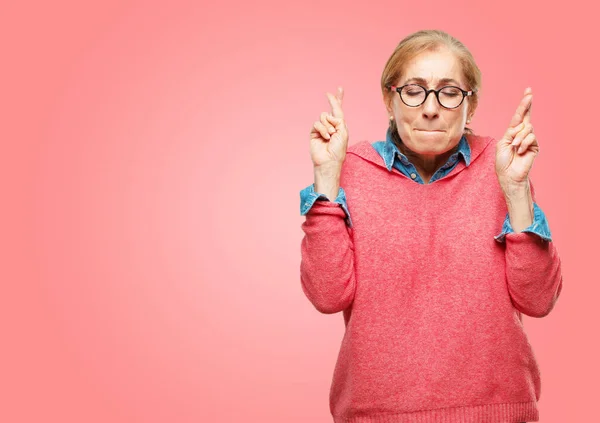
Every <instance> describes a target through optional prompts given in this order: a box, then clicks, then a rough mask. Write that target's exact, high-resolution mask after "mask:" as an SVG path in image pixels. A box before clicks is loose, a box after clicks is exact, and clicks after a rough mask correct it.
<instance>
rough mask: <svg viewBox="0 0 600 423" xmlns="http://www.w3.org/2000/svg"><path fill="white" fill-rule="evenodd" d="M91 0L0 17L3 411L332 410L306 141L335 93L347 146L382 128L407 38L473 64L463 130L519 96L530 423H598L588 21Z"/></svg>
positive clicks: (303, 415)
mask: <svg viewBox="0 0 600 423" xmlns="http://www.w3.org/2000/svg"><path fill="white" fill-rule="evenodd" d="M7 3H8V2H7ZM89 3H90V2H80V1H77V2H76V1H70V2H67V1H60V2H45V3H42V2H39V3H38V4H33V2H10V4H5V5H3V6H2V9H3V10H2V12H1V13H0V16H1V17H0V20H1V22H0V23H1V25H0V43H1V44H0V46H1V48H0V51H1V52H2V56H1V57H2V66H1V69H0V73H1V78H0V80H1V82H0V84H1V86H0V87H1V91H0V98H1V102H0V105H1V106H0V107H1V108H2V110H0V111H1V114H0V116H1V118H0V119H1V122H2V124H1V125H0V126H1V128H2V129H1V130H2V136H1V140H2V155H1V157H2V166H1V168H0V172H2V175H1V176H2V178H1V181H2V182H1V183H2V193H3V207H2V211H1V213H2V241H3V242H2V251H1V254H0V260H1V262H0V268H1V269H2V274H1V281H2V294H1V298H2V304H1V307H0V313H1V315H0V317H1V319H0V321H1V325H2V326H1V332H0V333H1V334H2V346H1V349H0V357H1V360H0V363H1V364H0V366H1V367H0V421H4V422H62V423H67V422H240V421H245V422H329V421H331V419H330V415H329V404H328V394H329V386H330V381H331V377H332V372H333V366H334V364H335V359H336V355H337V352H338V348H339V344H340V341H341V337H342V334H343V318H342V316H341V314H335V315H323V314H320V313H319V312H317V311H316V309H314V308H313V307H312V305H311V304H310V303H309V301H308V300H307V299H306V298H305V297H304V295H303V293H302V290H301V286H300V279H299V265H300V241H301V239H302V235H303V233H302V232H301V229H300V225H301V223H302V221H303V220H304V218H303V217H301V216H300V212H299V191H300V189H302V188H304V187H305V186H307V185H309V184H310V183H312V165H311V161H310V156H309V152H308V151H309V150H308V139H309V138H308V133H309V130H310V126H311V125H312V123H313V121H314V120H315V119H317V118H318V115H319V113H320V112H321V111H324V110H328V103H327V100H326V97H325V92H326V91H330V92H334V90H335V87H336V86H337V85H342V86H344V88H345V91H346V97H345V102H344V108H345V112H346V118H347V122H348V126H349V129H350V137H351V138H350V143H351V144H354V143H356V142H358V141H360V140H363V139H368V140H371V141H375V140H380V139H383V137H384V136H385V128H386V125H387V120H386V113H385V109H384V107H383V103H382V101H381V93H380V91H379V78H380V76H381V71H382V70H383V66H384V64H385V61H386V60H387V58H388V57H389V55H390V54H391V53H392V51H393V49H394V47H395V46H396V45H397V43H398V42H399V41H400V40H401V39H402V38H403V37H404V36H406V35H408V34H409V33H411V32H413V31H416V30H418V29H422V28H439V29H443V30H445V31H448V32H449V33H451V34H453V35H455V36H456V37H457V38H459V39H460V40H462V41H463V42H464V43H465V44H466V45H467V47H469V48H470V49H471V51H472V53H473V54H474V56H475V59H476V60H477V62H478V64H479V67H480V68H481V70H482V72H483V89H482V91H481V101H480V105H479V109H478V111H477V114H476V115H475V118H474V121H473V127H474V129H475V131H476V132H477V133H479V134H484V135H493V136H495V137H499V136H501V135H502V133H503V132H504V130H505V129H506V126H507V125H508V123H509V121H510V117H511V116H512V114H513V112H514V110H515V108H516V106H517V105H518V103H519V100H520V99H521V95H522V93H523V90H524V89H525V87H527V86H531V87H532V89H533V93H534V98H533V109H532V123H533V124H534V127H535V131H536V133H537V136H538V140H539V143H540V149H541V153H540V154H539V156H538V157H537V159H536V162H535V164H534V168H533V170H532V173H531V176H532V179H533V181H534V184H535V186H536V191H537V197H538V198H537V199H538V203H539V204H540V206H541V207H542V208H543V210H544V211H545V212H546V216H547V217H548V220H549V223H550V227H551V230H552V233H553V236H554V242H555V243H556V245H557V248H558V249H559V253H560V256H561V258H562V261H563V274H564V289H563V292H562V294H561V298H560V299H559V301H558V303H557V305H556V308H555V309H554V310H553V311H552V313H551V314H550V315H549V316H547V317H546V318H543V319H533V318H529V317H525V327H526V330H527V333H528V336H529V338H530V341H531V343H532V345H533V348H534V351H535V353H536V357H537V359H538V361H539V364H540V367H541V372H542V395H541V399H540V410H541V420H540V421H542V422H547V423H550V422H575V421H577V422H592V421H597V420H596V419H597V416H598V412H597V410H596V407H597V403H598V398H597V393H598V390H597V386H598V377H599V376H600V371H599V366H598V361H597V360H598V357H599V356H600V348H599V347H598V320H599V319H598V298H599V295H600V288H599V285H598V282H599V279H600V278H599V277H598V271H597V268H595V267H594V264H596V265H597V264H598V258H597V256H596V255H595V254H594V252H595V251H597V248H596V246H597V243H598V240H599V239H600V233H599V230H598V223H597V216H598V212H599V206H598V188H597V184H596V183H595V180H596V178H597V174H598V171H597V170H596V166H597V163H598V155H599V153H600V148H599V147H598V130H597V128H596V126H597V124H598V122H599V120H598V117H597V110H598V104H599V103H598V98H599V97H598V90H597V88H596V87H598V81H597V79H596V76H597V75H598V74H599V69H598V62H597V54H596V53H597V39H598V30H597V28H598V22H597V13H596V12H594V11H593V10H591V9H590V8H589V7H587V6H585V5H584V3H583V2H578V1H569V2H567V3H564V4H560V5H558V6H557V7H556V10H552V6H550V5H549V4H548V3H547V2H541V1H538V2H533V3H532V2H521V1H512V0H511V1H506V2H503V4H502V5H501V6H500V5H496V6H494V7H491V6H484V5H483V4H484V2H474V1H458V0H456V1H452V2H447V1H431V2H426V3H424V2H416V1H415V2H392V1H388V2H384V1H370V2H367V3H362V2H358V3H357V4H356V5H354V6H350V5H348V2H347V1H339V2H338V1H330V2H321V1H302V2H301V4H300V3H299V4H295V5H294V4H291V3H289V4H288V2H277V1H253V2H241V1H240V2H235V3H234V2H216V3H214V4H213V3H212V2H211V3H210V4H209V3H206V4H202V3H198V2H179V1H169V2H148V1H146V2H141V1H140V2H132V1H129V2H125V1H110V2H109V1H104V2H98V1H97V2H95V3H96V4H94V5H89ZM17 4H18V5H17ZM84 4H86V5H84ZM590 4H591V2H590ZM591 37H593V38H591ZM560 84H563V85H560Z"/></svg>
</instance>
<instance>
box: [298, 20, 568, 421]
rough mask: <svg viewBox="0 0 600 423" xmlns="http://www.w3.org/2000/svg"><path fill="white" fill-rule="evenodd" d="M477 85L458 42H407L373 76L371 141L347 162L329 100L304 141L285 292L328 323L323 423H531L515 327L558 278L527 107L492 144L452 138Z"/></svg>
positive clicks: (338, 103) (548, 300)
mask: <svg viewBox="0 0 600 423" xmlns="http://www.w3.org/2000/svg"><path fill="white" fill-rule="evenodd" d="M480 83H481V74H480V71H479V69H478V67H477V65H476V64H475V61H474V59H473V57H472V55H471V54H470V52H469V51H468V50H467V49H466V48H465V46H464V45H463V44H462V43H461V42H459V41H458V40H456V39H455V38H453V37H452V36H450V35H448V34H446V33H444V32H442V31H420V32H417V33H414V34H411V35H410V36H408V37H406V38H405V39H404V40H402V41H401V42H400V44H399V45H398V46H397V47H396V49H395V50H394V52H393V54H392V55H391V57H390V58H389V60H388V62H387V64H386V66H385V69H384V71H383V75H382V78H381V90H382V93H383V100H384V103H385V107H386V109H387V112H388V116H389V129H388V130H387V136H386V139H385V141H377V142H373V143H370V142H367V141H362V142H359V143H357V144H354V145H352V146H350V147H348V129H347V126H346V123H345V121H344V113H343V111H342V97H343V90H342V89H341V88H339V89H338V92H337V94H336V95H332V94H329V93H328V94H327V96H328V99H329V103H330V105H331V113H326V112H323V113H322V114H321V116H320V119H319V120H318V121H317V122H315V123H314V126H313V128H312V130H311V133H310V153H311V158H312V161H313V164H314V178H315V180H314V184H313V185H311V186H309V187H307V188H305V189H303V190H302V191H301V193H300V197H301V214H302V215H304V216H305V219H306V220H305V221H304V222H303V223H302V230H303V232H304V238H303V239H302V245H301V254H302V260H301V265H300V271H301V285H302V290H303V291H304V294H305V295H306V296H307V298H308V299H309V300H310V302H311V303H312V304H313V305H314V307H315V308H316V309H317V310H318V311H320V312H322V313H336V312H339V311H343V316H344V323H345V333H344V337H343V339H342V341H341V349H340V352H339V355H338V358H337V363H336V366H335V370H334V373H333V381H332V384H331V390H330V411H331V414H332V416H333V420H334V421H335V422H336V423H341V422H345V423H350V422H351V423H359V422H360V423H371V422H373V423H374V422H378V423H383V422H386V423H391V422H420V423H426V422H462V423H468V422H473V423H481V422H523V421H528V422H529V421H538V419H539V411H538V407H537V401H538V400H539V398H540V372H539V368H538V365H537V363H536V359H535V356H534V353H533V350H532V347H531V345H530V343H529V342H528V339H527V336H526V334H525V332H524V329H523V323H522V314H526V315H528V316H532V317H543V316H546V315H547V314H548V313H549V312H550V311H551V310H552V308H553V307H554V305H555V303H556V301H557V298H558V296H559V295H560V292H561V288H562V276H561V263H560V259H559V256H558V254H557V250H556V247H555V245H554V243H553V242H552V239H551V234H550V230H549V228H548V222H547V220H546V218H545V216H544V213H543V212H542V210H541V209H540V207H539V206H538V205H537V203H536V202H535V192H534V189H533V185H532V184H531V180H530V179H529V177H528V174H529V172H530V170H531V167H532V164H533V161H534V158H535V157H536V155H537V154H538V152H539V146H538V142H537V139H536V136H535V134H534V132H533V127H532V125H531V103H532V92H531V89H529V88H528V89H526V90H525V92H524V95H523V98H522V100H521V102H520V104H519V105H518V107H517V109H516V112H515V114H514V116H513V117H512V120H511V121H510V125H509V127H508V129H507V131H506V133H505V134H504V135H503V136H502V137H501V138H500V139H499V140H498V141H496V140H495V139H493V138H491V137H487V136H479V135H475V134H473V132H472V130H470V129H469V128H467V127H466V126H465V125H466V124H468V123H469V122H470V121H471V119H472V118H473V116H474V114H475V110H476V108H477V102H478V90H479V89H480ZM331 200H333V201H331Z"/></svg>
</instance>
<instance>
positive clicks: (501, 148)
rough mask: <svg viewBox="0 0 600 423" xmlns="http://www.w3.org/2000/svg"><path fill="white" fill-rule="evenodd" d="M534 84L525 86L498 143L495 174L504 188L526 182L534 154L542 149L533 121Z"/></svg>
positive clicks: (525, 183)
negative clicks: (515, 109) (507, 126)
mask: <svg viewBox="0 0 600 423" xmlns="http://www.w3.org/2000/svg"><path fill="white" fill-rule="evenodd" d="M532 99H533V94H532V91H531V88H527V89H525V93H524V94H523V99H522V100H521V103H520V104H519V107H517V111H516V112H515V114H514V116H513V118H512V120H511V121H510V126H509V128H508V130H507V131H506V133H505V134H504V136H503V137H502V138H501V139H500V141H498V143H497V144H496V175H497V176H498V181H499V182H500V186H501V187H502V188H503V189H506V188H508V187H514V186H520V185H523V186H524V185H527V183H528V179H527V177H528V175H529V171H530V170H531V166H532V165H533V160H534V159H535V156H537V154H538V153H539V151H540V148H539V145H538V142H537V139H536V137H535V134H534V133H533V126H532V125H531V103H532Z"/></svg>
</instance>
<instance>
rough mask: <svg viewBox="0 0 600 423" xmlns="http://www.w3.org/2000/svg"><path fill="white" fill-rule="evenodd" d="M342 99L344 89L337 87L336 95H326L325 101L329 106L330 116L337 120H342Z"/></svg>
mask: <svg viewBox="0 0 600 423" xmlns="http://www.w3.org/2000/svg"><path fill="white" fill-rule="evenodd" d="M343 98H344V89H343V88H342V87H338V90H337V94H336V95H335V96H334V95H333V94H330V93H327V99H328V100H329V104H330V105H331V114H332V115H333V116H334V117H337V118H344V111H343V110H342V99H343Z"/></svg>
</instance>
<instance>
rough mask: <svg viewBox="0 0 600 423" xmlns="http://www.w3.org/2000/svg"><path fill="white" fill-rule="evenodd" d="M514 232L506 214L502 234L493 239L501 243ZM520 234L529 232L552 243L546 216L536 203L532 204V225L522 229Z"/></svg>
mask: <svg viewBox="0 0 600 423" xmlns="http://www.w3.org/2000/svg"><path fill="white" fill-rule="evenodd" d="M514 232H515V231H514V230H513V228H512V226H511V225H510V219H509V216H508V213H506V218H505V219H504V224H503V225H502V232H501V233H500V235H496V236H495V237H494V238H495V239H496V241H498V242H503V241H504V238H505V236H506V234H511V233H514ZM521 232H531V233H532V234H536V235H538V236H540V237H541V238H542V239H543V240H544V241H552V234H551V233H550V227H549V226H548V221H547V220H546V215H545V214H544V212H543V211H542V209H540V208H539V206H538V205H537V204H536V203H533V223H532V224H531V225H529V226H528V227H526V228H525V229H523V230H522V231H521Z"/></svg>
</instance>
